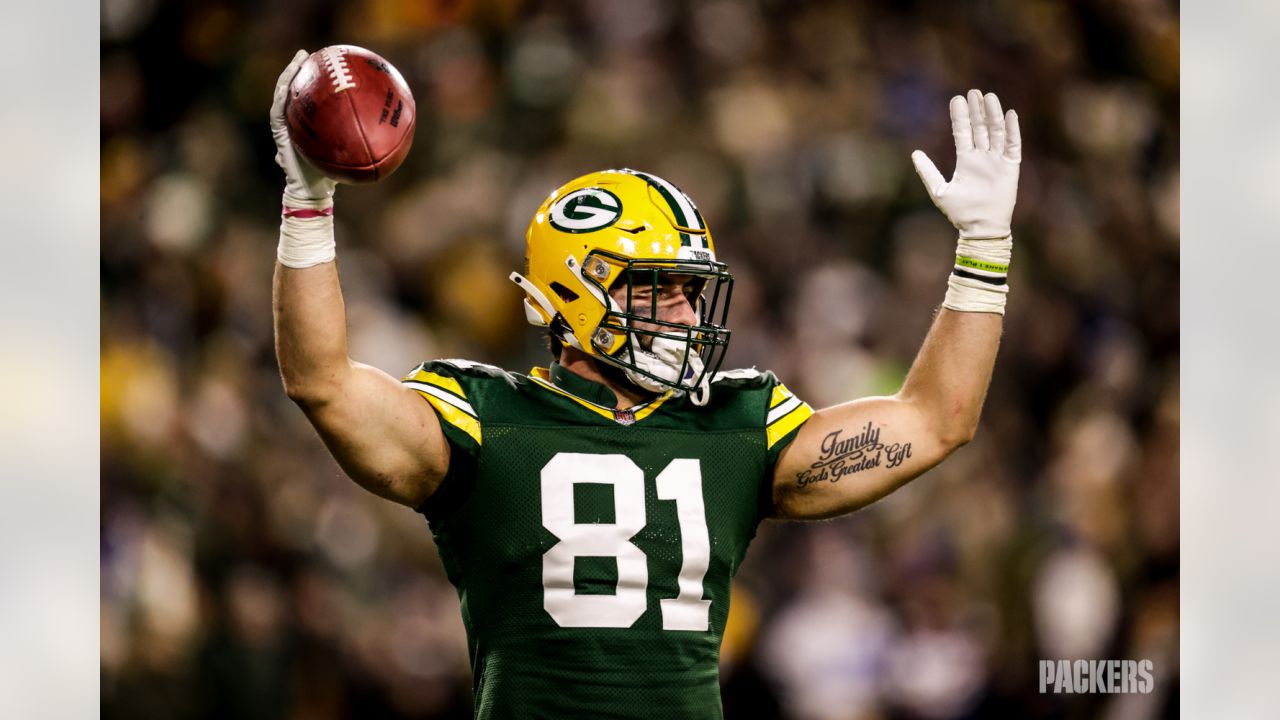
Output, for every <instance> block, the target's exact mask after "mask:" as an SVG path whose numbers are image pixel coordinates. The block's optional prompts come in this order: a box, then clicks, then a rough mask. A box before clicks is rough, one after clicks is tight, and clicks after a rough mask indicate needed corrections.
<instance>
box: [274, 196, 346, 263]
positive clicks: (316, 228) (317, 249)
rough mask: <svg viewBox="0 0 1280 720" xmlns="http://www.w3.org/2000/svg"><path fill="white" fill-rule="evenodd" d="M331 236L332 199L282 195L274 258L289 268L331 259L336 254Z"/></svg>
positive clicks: (335, 245) (330, 260)
mask: <svg viewBox="0 0 1280 720" xmlns="http://www.w3.org/2000/svg"><path fill="white" fill-rule="evenodd" d="M336 247H337V244H336V243H335V242H334V239H333V200H332V199H330V198H325V199H323V200H299V199H297V198H294V197H290V196H289V195H287V194H286V195H285V197H284V205H283V207H282V209H281V217H280V244H279V245H278V246H277V247H276V259H277V260H279V261H280V264H281V265H284V266H285V267H290V268H298V269H301V268H309V267H313V266H315V265H320V264H322V263H327V262H332V261H333V259H334V258H335V257H336V256H337V252H336Z"/></svg>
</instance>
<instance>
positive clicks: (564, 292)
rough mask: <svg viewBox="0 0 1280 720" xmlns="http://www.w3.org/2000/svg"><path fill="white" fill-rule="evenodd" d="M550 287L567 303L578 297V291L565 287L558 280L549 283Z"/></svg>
mask: <svg viewBox="0 0 1280 720" xmlns="http://www.w3.org/2000/svg"><path fill="white" fill-rule="evenodd" d="M551 289H552V290H555V291H556V294H557V295H559V296H560V299H561V300H563V301H565V302H567V303H568V302H573V301H574V300H577V299H578V293H576V292H574V291H572V290H570V289H569V288H567V287H565V286H564V285H562V284H560V283H558V282H553V283H551Z"/></svg>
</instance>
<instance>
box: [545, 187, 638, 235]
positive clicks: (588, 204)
mask: <svg viewBox="0 0 1280 720" xmlns="http://www.w3.org/2000/svg"><path fill="white" fill-rule="evenodd" d="M621 216H622V201H621V200H619V199H618V196H617V195H614V194H613V193H611V192H609V191H608V190H605V189H604V188H598V187H594V188H584V189H582V190H574V191H573V192H571V193H569V194H568V195H565V196H564V197H562V198H560V199H559V200H557V201H555V203H554V204H552V205H551V226H552V227H554V228H555V229H557V230H563V231H564V232H570V233H587V232H594V231H596V230H600V229H601V228H607V227H609V226H610V225H612V224H614V223H615V222H617V221H618V218H619V217H621Z"/></svg>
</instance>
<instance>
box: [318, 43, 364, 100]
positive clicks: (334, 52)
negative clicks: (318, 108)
mask: <svg viewBox="0 0 1280 720" xmlns="http://www.w3.org/2000/svg"><path fill="white" fill-rule="evenodd" d="M320 55H321V56H322V57H323V58H324V64H325V66H326V67H328V69H329V78H330V79H331V80H332V81H333V91H334V92H335V93H340V92H342V91H343V90H350V89H351V88H353V87H355V86H356V81H355V80H354V79H353V78H352V77H351V69H350V68H348V67H347V49H346V48H339V47H333V46H330V47H326V48H322V49H321V50H320Z"/></svg>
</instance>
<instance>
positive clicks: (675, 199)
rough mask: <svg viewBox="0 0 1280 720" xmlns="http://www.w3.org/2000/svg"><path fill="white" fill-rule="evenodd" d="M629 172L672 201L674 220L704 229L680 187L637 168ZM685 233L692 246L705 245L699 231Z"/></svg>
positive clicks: (694, 227) (694, 209)
mask: <svg viewBox="0 0 1280 720" xmlns="http://www.w3.org/2000/svg"><path fill="white" fill-rule="evenodd" d="M631 172H633V173H635V174H636V175H638V176H639V177H642V178H644V179H645V181H646V182H648V183H649V184H651V185H653V186H655V187H657V188H658V189H659V190H660V191H661V192H662V195H663V196H664V197H666V198H667V200H668V201H669V202H670V203H672V208H671V209H672V210H674V211H675V213H676V222H678V223H680V224H681V225H683V226H684V227H687V228H689V229H690V230H705V229H706V228H704V227H703V226H702V222H701V220H700V216H699V215H698V210H697V209H696V208H695V207H694V206H693V201H692V200H690V199H689V196H688V195H685V194H684V192H683V191H681V190H680V188H678V187H676V186H675V185H672V184H671V183H669V182H667V181H666V180H663V179H662V178H660V177H658V176H657V175H651V174H649V173H646V172H640V171H638V170H632V171H631ZM687 234H688V235H689V242H690V245H691V246H692V247H695V248H705V247H706V246H707V244H706V240H705V238H704V237H703V236H702V234H701V233H687Z"/></svg>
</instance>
